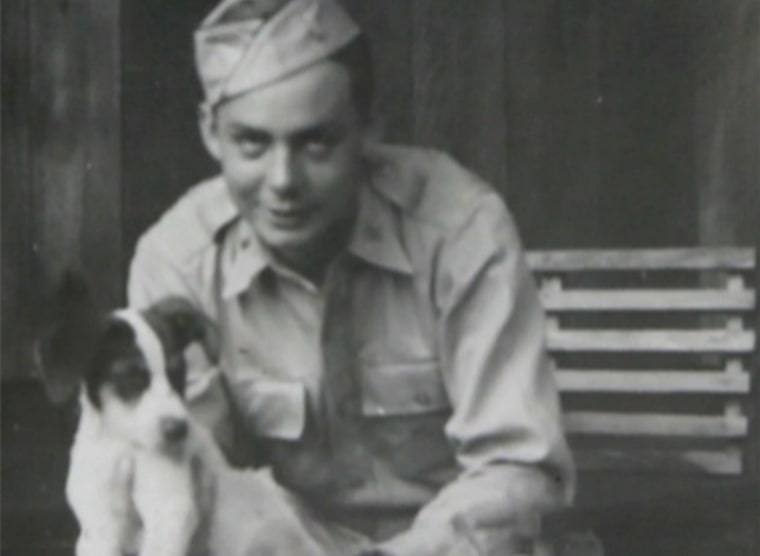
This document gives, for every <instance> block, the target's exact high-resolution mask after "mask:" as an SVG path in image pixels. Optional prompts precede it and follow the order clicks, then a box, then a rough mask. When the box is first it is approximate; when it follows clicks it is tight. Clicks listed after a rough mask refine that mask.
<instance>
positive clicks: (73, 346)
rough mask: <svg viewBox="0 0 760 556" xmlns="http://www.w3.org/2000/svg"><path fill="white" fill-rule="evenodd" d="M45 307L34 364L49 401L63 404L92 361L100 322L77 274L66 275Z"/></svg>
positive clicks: (70, 272) (66, 273)
mask: <svg viewBox="0 0 760 556" xmlns="http://www.w3.org/2000/svg"><path fill="white" fill-rule="evenodd" d="M46 305H47V311H46V312H47V313H48V314H47V315H46V317H45V321H46V324H45V328H44V330H43V331H42V333H41V334H40V336H39V337H38V339H37V341H36V342H35V345H34V361H35V366H36V372H37V374H38V376H39V377H40V378H41V380H42V382H43V384H44V385H45V390H46V393H47V395H48V398H49V399H50V400H51V401H52V402H53V403H55V404H59V405H61V404H64V403H66V402H67V401H69V400H70V399H71V398H72V396H73V395H74V394H75V393H76V391H77V387H78V385H79V383H80V381H81V379H82V375H83V374H84V372H85V369H86V367H87V365H88V364H89V362H90V358H91V356H92V349H93V345H94V341H95V336H96V334H97V330H98V323H99V319H98V313H97V310H96V309H95V306H94V303H93V300H92V295H91V293H90V288H89V286H88V285H87V280H86V279H85V278H84V276H83V275H82V274H81V273H78V272H76V271H67V272H65V273H64V275H63V276H62V277H61V279H60V281H59V284H58V286H57V288H56V290H55V292H54V294H53V296H52V297H51V299H50V300H49V301H48V303H47V304H46Z"/></svg>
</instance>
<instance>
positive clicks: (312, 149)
mask: <svg viewBox="0 0 760 556" xmlns="http://www.w3.org/2000/svg"><path fill="white" fill-rule="evenodd" d="M337 144H338V138H337V137H335V136H334V135H332V134H328V133H324V134H322V133H320V134H316V135H314V136H312V137H306V138H304V141H303V143H302V147H303V149H304V151H305V152H306V153H307V154H308V155H310V156H313V157H315V158H322V157H326V156H327V155H329V154H330V153H331V152H332V150H333V149H334V148H335V146H336V145H337Z"/></svg>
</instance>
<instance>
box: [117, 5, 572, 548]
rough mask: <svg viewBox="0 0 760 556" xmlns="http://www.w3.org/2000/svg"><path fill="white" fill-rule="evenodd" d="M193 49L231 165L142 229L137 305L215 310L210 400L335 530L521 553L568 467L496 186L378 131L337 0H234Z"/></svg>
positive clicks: (351, 26)
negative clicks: (184, 302) (381, 138)
mask: <svg viewBox="0 0 760 556" xmlns="http://www.w3.org/2000/svg"><path fill="white" fill-rule="evenodd" d="M196 57H197V64H198V70H199V73H200V77H201V81H202V83H203V86H204V92H205V101H204V103H203V105H202V107H201V116H200V118H201V130H202V136H203V140H204V142H205V145H206V147H207V148H208V151H209V152H210V154H211V155H212V156H213V157H214V158H215V159H216V160H217V161H218V162H219V165H220V167H221V176H219V177H217V178H214V179H211V180H209V181H206V182H204V183H201V184H200V185H198V186H196V187H195V188H193V189H192V190H191V191H190V192H189V193H187V194H186V195H185V196H184V197H183V198H182V199H180V200H179V201H178V203H176V204H175V205H174V206H173V207H172V208H171V209H169V211H168V212H167V213H166V214H165V215H164V216H163V217H162V218H161V220H160V221H159V222H158V223H157V224H156V225H154V226H153V227H152V228H151V229H150V230H149V231H148V232H147V233H146V234H145V235H144V236H143V237H142V238H141V240H140V242H139V244H138V246H137V250H136V254H135V257H134V260H133V263H132V266H131V270H130V278H129V301H130V303H131V304H132V305H135V306H145V305H147V304H149V303H151V302H153V301H155V300H157V299H159V298H161V297H163V296H166V295H181V296H184V297H186V298H188V299H190V300H191V301H192V302H193V303H194V304H196V305H197V307H198V308H200V309H201V310H202V311H203V312H205V313H206V314H207V315H208V316H209V317H210V318H211V319H212V320H213V321H214V322H215V323H216V324H217V325H218V327H219V329H220V333H221V338H222V343H223V346H222V356H221V359H220V361H219V362H218V365H216V366H214V367H209V366H208V365H203V364H200V363H196V364H195V365H194V368H193V372H192V376H191V379H190V384H189V386H188V392H189V394H188V395H189V398H190V403H191V406H192V407H193V409H194V410H195V413H196V414H197V415H198V416H199V418H200V419H202V420H203V421H204V422H205V423H207V424H208V425H209V426H210V427H211V428H212V429H213V430H214V432H215V433H216V436H217V438H218V439H219V441H220V443H221V444H222V445H224V446H226V447H227V448H229V450H230V453H232V452H233V451H235V450H238V449H240V448H241V447H242V448H245V447H250V446H253V447H254V448H255V450H256V451H257V453H258V458H259V459H261V458H264V459H265V462H266V464H267V465H269V466H271V469H272V474H273V476H274V477H275V478H276V480H277V482H278V483H279V484H280V485H282V486H283V487H285V490H283V491H282V492H283V496H287V497H289V500H290V501H291V502H292V504H293V506H294V508H295V507H297V508H298V511H299V512H300V513H299V515H301V516H302V519H303V520H304V521H310V522H312V523H311V524H310V525H314V524H317V525H319V526H320V527H322V528H321V529H320V531H322V534H321V535H322V540H323V542H324V545H325V546H326V547H329V551H331V552H333V553H340V554H357V553H377V554H389V555H396V556H406V555H409V556H427V555H430V556H432V555H439V554H451V555H465V554H503V553H505V550H507V548H505V547H509V546H511V547H514V539H515V538H516V537H518V536H519V533H521V531H523V530H524V529H525V524H526V523H529V522H530V519H531V518H532V517H534V516H535V515H536V512H539V511H541V510H545V509H547V508H551V507H556V506H559V505H562V504H564V503H566V502H567V501H568V500H569V498H570V497H571V496H572V494H571V493H572V490H573V480H574V479H573V471H572V464H571V459H570V456H569V453H568V450H567V446H566V444H565V440H564V437H563V433H562V430H561V425H560V416H559V409H558V403H557V394H556V388H555V384H554V379H553V377H552V375H551V373H550V372H549V370H548V368H547V365H546V358H545V353H544V335H543V320H542V319H543V317H542V313H541V309H540V306H539V302H538V299H537V296H536V292H535V290H534V286H533V284H532V280H531V276H530V274H529V271H528V269H527V267H526V264H525V261H524V257H523V253H522V250H521V246H520V243H519V239H518V234H517V231H516V229H515V227H514V224H513V222H512V219H511V217H510V215H509V214H508V212H507V210H506V209H505V207H504V204H503V202H502V201H501V199H500V198H499V197H498V196H497V194H496V193H495V192H493V191H492V190H491V189H489V187H488V186H486V185H484V184H483V183H482V182H481V181H480V180H479V179H478V178H477V177H475V176H473V175H472V174H470V173H469V172H467V171H466V170H464V169H463V168H462V167H461V166H459V165H458V164H456V163H455V162H453V161H452V160H451V159H450V158H448V157H447V156H445V155H443V154H439V153H436V152H433V151H427V150H421V149H413V148H401V147H389V146H384V145H379V144H377V143H376V142H375V141H374V140H373V138H372V134H371V132H370V124H371V122H370V107H371V104H372V102H371V100H372V99H371V97H372V80H371V66H370V56H369V51H368V46H367V41H366V39H365V38H364V36H363V35H362V34H361V33H360V31H359V29H358V28H357V26H356V24H355V23H354V22H353V21H352V20H351V19H350V17H349V16H348V15H347V14H346V13H345V12H344V11H343V10H342V9H341V8H340V7H339V6H338V5H337V4H336V3H334V0H289V1H282V0H280V1H273V0H269V1H266V2H265V1H263V0H225V1H223V2H222V3H221V4H220V5H219V6H218V7H217V8H216V9H215V10H214V11H213V12H212V13H211V14H210V15H209V16H208V18H207V19H206V20H205V21H204V22H203V24H202V25H201V27H200V29H199V30H198V32H197V34H196ZM465 108H466V107H463V109H465ZM233 423H238V425H240V426H239V429H238V432H237V435H235V434H233V433H232V432H231V431H232V430H233V426H232V424H233ZM252 462H253V460H251V459H249V460H244V463H249V464H250V463H252ZM243 494H244V493H241V495H243ZM294 511H295V510H294ZM244 526H245V524H244V523H241V527H244ZM326 550H327V549H326ZM363 551H364V552H363Z"/></svg>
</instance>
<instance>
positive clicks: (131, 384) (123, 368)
mask: <svg viewBox="0 0 760 556" xmlns="http://www.w3.org/2000/svg"><path fill="white" fill-rule="evenodd" d="M111 376H112V380H113V387H114V390H115V391H116V395H117V396H119V397H120V398H121V399H123V400H126V401H129V400H133V399H135V398H137V397H139V396H140V394H142V393H143V392H144V391H145V390H146V389H147V388H148V386H149V385H150V373H149V372H148V369H146V368H145V367H144V366H143V365H140V364H138V363H128V364H122V365H119V364H117V365H114V367H113V373H112V375H111Z"/></svg>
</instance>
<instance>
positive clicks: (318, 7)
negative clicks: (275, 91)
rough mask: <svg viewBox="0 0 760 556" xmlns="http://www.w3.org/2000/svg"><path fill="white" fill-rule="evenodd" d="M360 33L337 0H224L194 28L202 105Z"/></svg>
mask: <svg viewBox="0 0 760 556" xmlns="http://www.w3.org/2000/svg"><path fill="white" fill-rule="evenodd" d="M359 33H360V30H359V27H358V26H357V25H356V23H355V22H354V21H353V20H352V19H351V17H350V16H349V15H348V14H347V13H346V12H345V10H344V9H343V8H342V7H341V6H340V5H338V4H337V2H336V0H223V1H222V2H221V3H220V4H219V5H218V6H217V7H216V8H215V9H214V10H213V11H212V12H211V13H210V14H209V15H208V16H207V17H206V18H205V19H204V20H203V22H202V23H201V25H200V27H199V28H198V30H197V31H196V32H195V59H196V65H197V69H198V74H199V76H200V80H201V84H202V86H203V91H204V94H205V102H206V105H207V106H209V107H213V106H215V105H217V104H219V103H220V102H221V101H223V100H225V99H229V98H232V97H235V96H237V95H240V94H242V93H245V92H248V91H252V90H254V89H257V88H259V87H263V86H265V85H268V84H271V83H274V82H276V81H278V80H280V79H282V78H284V77H287V76H288V75H291V74H293V73H295V72H297V71H299V70H302V69H304V68H306V67H308V66H310V65H312V64H314V63H316V62H319V61H320V60H323V59H325V58H328V57H329V56H331V55H332V54H334V53H335V52H336V51H338V50H340V49H341V48H342V47H343V46H345V45H347V44H348V43H349V42H350V41H351V40H352V39H354V38H355V37H356V36H358V35H359Z"/></svg>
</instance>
